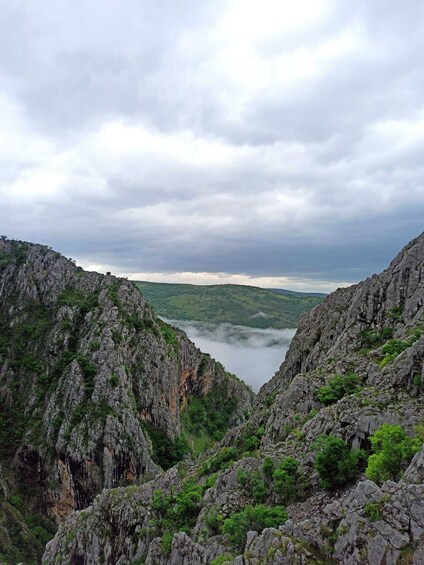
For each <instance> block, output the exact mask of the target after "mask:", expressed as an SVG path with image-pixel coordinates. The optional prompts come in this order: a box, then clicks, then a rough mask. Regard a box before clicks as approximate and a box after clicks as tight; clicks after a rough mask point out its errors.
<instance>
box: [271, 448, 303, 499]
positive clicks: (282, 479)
mask: <svg viewBox="0 0 424 565" xmlns="http://www.w3.org/2000/svg"><path fill="white" fill-rule="evenodd" d="M298 470H299V462H298V461H297V460H296V459H294V458H293V457H287V458H286V459H284V460H283V461H282V462H281V463H280V465H279V466H278V469H276V470H275V471H274V474H273V478H274V488H275V490H276V491H277V493H278V494H279V495H280V496H281V497H282V498H283V499H284V501H285V502H288V501H289V500H292V499H293V498H294V497H295V495H296V482H297V480H298V478H299V472H298Z"/></svg>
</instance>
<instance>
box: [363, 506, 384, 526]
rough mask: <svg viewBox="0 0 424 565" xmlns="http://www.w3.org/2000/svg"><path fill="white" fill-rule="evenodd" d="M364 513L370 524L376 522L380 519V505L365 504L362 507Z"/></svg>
mask: <svg viewBox="0 0 424 565" xmlns="http://www.w3.org/2000/svg"><path fill="white" fill-rule="evenodd" d="M364 512H365V515H366V516H367V518H369V520H371V522H376V521H377V520H380V518H381V514H380V504H377V503H376V502H367V504H365V506H364Z"/></svg>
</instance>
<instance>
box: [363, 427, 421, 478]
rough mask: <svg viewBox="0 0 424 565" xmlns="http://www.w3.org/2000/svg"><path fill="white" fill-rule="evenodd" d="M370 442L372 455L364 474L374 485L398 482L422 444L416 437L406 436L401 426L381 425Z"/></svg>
mask: <svg viewBox="0 0 424 565" xmlns="http://www.w3.org/2000/svg"><path fill="white" fill-rule="evenodd" d="M370 441H371V449H372V451H373V455H371V456H370V458H369V459H368V466H367V469H366V471H365V474H366V476H367V477H368V478H369V479H371V480H372V481H374V482H376V483H382V482H384V481H387V480H389V479H392V480H398V479H399V478H400V475H401V473H402V471H403V470H405V469H406V467H407V466H408V464H409V462H410V461H411V459H412V458H413V456H414V455H415V453H417V451H419V449H420V447H421V444H422V441H421V440H420V439H419V438H418V437H416V438H413V439H412V438H410V437H409V436H407V435H406V433H405V431H404V430H403V428H402V427H401V426H394V425H391V424H383V425H382V426H381V427H380V428H379V429H378V430H377V431H376V432H375V433H374V435H372V436H371V438H370Z"/></svg>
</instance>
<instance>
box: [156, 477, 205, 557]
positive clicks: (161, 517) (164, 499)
mask: <svg viewBox="0 0 424 565" xmlns="http://www.w3.org/2000/svg"><path fill="white" fill-rule="evenodd" d="M207 488H209V487H208V484H207V483H203V484H199V483H198V482H197V481H196V480H195V479H189V480H187V481H185V482H184V483H183V484H182V487H181V489H180V490H179V491H178V493H177V494H175V495H169V496H165V495H164V493H163V492H162V491H161V490H157V491H155V493H154V496H153V501H152V509H153V510H154V511H155V513H156V516H157V518H156V519H155V520H153V522H152V523H151V525H153V526H155V527H156V528H157V530H158V534H159V535H162V542H163V544H164V547H163V548H162V551H164V552H167V551H168V548H169V549H170V540H171V541H172V535H173V532H181V531H182V532H189V531H190V530H191V528H193V526H194V525H195V523H196V519H197V516H198V515H199V512H200V510H201V507H202V500H203V495H204V493H205V492H206V490H207Z"/></svg>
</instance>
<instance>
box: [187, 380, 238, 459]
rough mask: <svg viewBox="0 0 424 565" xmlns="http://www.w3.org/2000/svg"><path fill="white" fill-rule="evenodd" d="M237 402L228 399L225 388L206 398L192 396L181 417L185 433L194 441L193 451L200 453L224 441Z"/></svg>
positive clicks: (214, 391) (216, 390)
mask: <svg viewBox="0 0 424 565" xmlns="http://www.w3.org/2000/svg"><path fill="white" fill-rule="evenodd" d="M236 404H237V402H236V400H235V399H232V398H228V395H227V391H226V389H225V388H224V387H221V388H220V389H215V390H212V391H210V392H209V393H208V394H206V395H205V396H190V397H189V398H188V400H187V407H186V409H185V410H184V412H183V413H182V415H181V419H182V423H183V429H184V433H185V435H186V437H187V439H189V440H192V441H193V444H194V445H193V447H194V449H193V451H194V452H195V453H200V452H201V451H205V449H207V448H209V447H210V446H211V445H212V444H213V443H214V442H215V441H218V440H220V439H222V437H223V436H224V434H225V432H226V431H227V430H228V427H229V424H230V422H231V418H232V417H233V414H234V410H235V408H236Z"/></svg>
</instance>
